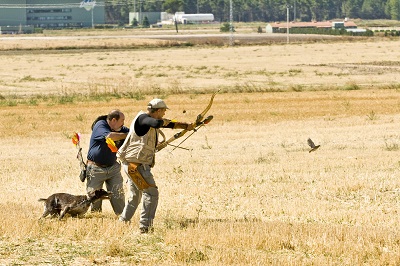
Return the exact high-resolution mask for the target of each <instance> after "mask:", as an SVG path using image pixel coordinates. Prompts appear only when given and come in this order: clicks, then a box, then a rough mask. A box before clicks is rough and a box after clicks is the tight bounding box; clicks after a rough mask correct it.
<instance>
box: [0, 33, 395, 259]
mask: <svg viewBox="0 0 400 266" xmlns="http://www.w3.org/2000/svg"><path fill="white" fill-rule="evenodd" d="M49 45H50V44H49ZM47 47H48V46H47ZM397 47H398V41H384V40H378V39H376V40H372V41H363V42H357V41H354V42H348V41H343V42H340V41H339V42H335V43H296V44H290V45H283V44H274V45H257V46H238V47H209V46H200V47H197V46H194V47H186V48H182V47H179V48H177V47H164V48H152V49H144V48H143V47H140V48H135V49H115V50H113V49H104V50H98V49H82V50H79V49H74V50H61V51H55V50H40V49H39V50H19V51H16V50H9V49H6V50H4V51H1V52H0V53H1V61H2V64H1V66H0V68H1V75H2V79H1V83H0V95H1V99H0V100H1V104H2V105H1V109H0V125H1V127H0V133H1V136H2V141H1V146H2V148H1V149H0V156H1V161H0V167H1V169H2V173H1V181H2V182H1V184H0V191H2V201H1V202H0V224H1V227H0V230H1V231H0V264H4V265H134V264H139V265H144V264H146V265H149V264H150V265H268V264H271V265H361V264H364V265H398V264H400V255H399V254H400V235H399V233H398V230H397V228H398V227H399V213H398V212H399V199H400V188H399V181H398V176H399V168H400V160H399V157H398V155H399V145H400V136H399V133H398V132H399V130H398V129H399V128H400V114H399V112H400V98H399V96H400V95H399V90H398V88H399V86H398V74H397V73H398V68H399V67H400V51H399V49H397ZM218 89H220V92H219V94H217V96H216V97H215V99H214V104H213V105H212V108H211V109H210V111H209V114H212V115H214V120H213V121H212V122H211V123H210V124H209V125H208V126H207V127H205V128H202V129H200V130H199V131H198V132H197V133H195V134H194V135H193V136H192V137H191V138H189V139H188V140H186V141H185V142H184V143H183V144H182V146H183V147H187V148H190V149H191V150H190V151H187V150H180V149H176V150H174V151H172V148H167V149H165V150H162V151H161V152H160V153H157V155H156V156H157V161H156V166H155V168H154V169H153V173H154V174H155V176H156V181H157V184H158V187H159V189H160V202H159V207H158V211H157V216H156V220H155V231H154V233H152V234H149V235H140V234H139V232H138V219H139V217H138V214H135V216H134V218H133V220H132V222H131V223H130V224H122V223H120V222H118V221H117V217H116V216H115V215H114V214H113V213H112V211H111V207H110V205H109V203H108V202H104V203H103V205H104V211H103V213H101V214H91V213H88V214H87V215H86V216H85V217H84V218H82V219H76V218H71V217H67V218H66V219H64V220H62V221H58V220H57V219H45V220H43V221H38V218H39V217H40V215H41V213H42V203H40V202H38V201H37V199H38V198H41V197H47V196H49V195H50V194H52V193H55V192H68V193H72V194H84V193H85V188H84V187H85V186H84V184H83V183H81V182H80V181H79V179H78V173H79V165H78V161H77V160H76V158H75V156H76V148H75V147H74V145H73V144H72V142H71V140H70V137H71V135H72V133H73V132H74V131H77V132H80V133H82V147H83V151H84V153H85V152H86V151H87V147H88V141H89V137H90V125H91V123H92V121H93V120H94V119H95V118H96V117H97V116H98V115H100V114H105V113H107V112H108V111H109V110H111V109H113V108H119V109H121V110H122V111H123V112H124V113H125V115H126V118H127V119H126V124H127V125H129V124H130V122H131V121H132V119H133V117H134V116H135V115H136V113H137V112H138V111H139V110H143V109H144V108H145V106H146V104H147V102H148V101H150V100H151V99H152V98H153V97H162V98H164V99H165V100H166V102H167V104H168V105H169V106H170V109H171V110H168V111H167V114H166V116H167V117H168V118H175V119H177V120H180V121H188V122H189V121H194V119H195V118H196V116H197V114H199V113H200V112H201V111H202V110H203V109H204V108H205V107H206V106H207V104H208V102H209V100H210V96H211V93H212V92H214V91H216V90H218ZM164 132H165V133H166V135H167V136H170V135H171V134H172V133H175V132H172V131H171V130H170V131H168V130H164ZM309 137H310V138H312V139H313V140H314V141H315V142H316V144H321V147H320V149H319V150H317V151H316V152H313V153H309V152H308V150H309V147H308V146H307V138H309Z"/></svg>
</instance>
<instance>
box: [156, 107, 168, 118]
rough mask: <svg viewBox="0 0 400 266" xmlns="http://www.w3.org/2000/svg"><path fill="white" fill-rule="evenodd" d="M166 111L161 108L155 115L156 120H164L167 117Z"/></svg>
mask: <svg viewBox="0 0 400 266" xmlns="http://www.w3.org/2000/svg"><path fill="white" fill-rule="evenodd" d="M165 111H167V109H165V108H160V109H158V110H157V111H156V112H155V113H154V114H155V118H156V119H162V118H163V117H164V115H165Z"/></svg>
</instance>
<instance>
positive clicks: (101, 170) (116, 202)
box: [86, 162, 125, 215]
mask: <svg viewBox="0 0 400 266" xmlns="http://www.w3.org/2000/svg"><path fill="white" fill-rule="evenodd" d="M123 183H124V180H123V178H122V175H121V165H120V164H119V163H117V162H116V163H114V164H113V165H112V166H110V167H99V166H97V165H95V164H88V166H87V183H86V191H87V192H89V191H91V190H97V189H100V188H103V185H104V184H105V185H106V190H107V191H111V192H112V195H111V198H110V203H111V206H112V208H113V210H114V213H115V214H117V215H119V214H121V213H122V211H123V209H124V207H125V193H124V189H123ZM101 205H102V201H97V202H95V203H93V204H92V208H91V210H92V211H97V212H101V210H102V208H101Z"/></svg>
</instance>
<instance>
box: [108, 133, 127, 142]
mask: <svg viewBox="0 0 400 266" xmlns="http://www.w3.org/2000/svg"><path fill="white" fill-rule="evenodd" d="M126 136H128V133H121V132H110V133H109V134H108V135H107V136H106V138H110V139H112V140H113V141H118V140H122V139H126Z"/></svg>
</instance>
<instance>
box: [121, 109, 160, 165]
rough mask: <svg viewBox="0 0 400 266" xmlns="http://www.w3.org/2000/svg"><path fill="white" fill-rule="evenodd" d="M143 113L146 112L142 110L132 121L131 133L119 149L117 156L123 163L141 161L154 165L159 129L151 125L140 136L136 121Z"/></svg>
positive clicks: (141, 162)
mask: <svg viewBox="0 0 400 266" xmlns="http://www.w3.org/2000/svg"><path fill="white" fill-rule="evenodd" d="M141 114H144V112H143V111H140V112H139V114H137V115H136V117H135V119H134V120H133V122H132V123H131V126H130V128H129V134H128V136H127V137H126V139H125V141H124V143H123V144H122V146H121V147H120V148H119V149H118V152H117V158H118V159H119V160H120V161H121V162H123V163H126V162H128V163H140V164H145V165H151V166H153V165H154V155H155V152H156V140H157V138H158V129H156V128H152V127H151V128H150V130H149V131H148V132H147V133H146V134H145V135H144V136H141V137H140V136H138V135H137V134H136V132H135V122H136V120H137V118H138V117H139V116H140V115H141Z"/></svg>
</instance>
